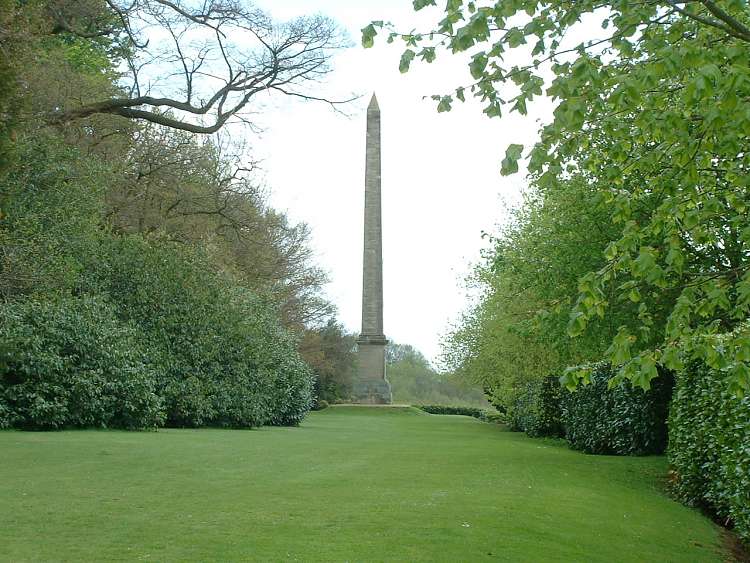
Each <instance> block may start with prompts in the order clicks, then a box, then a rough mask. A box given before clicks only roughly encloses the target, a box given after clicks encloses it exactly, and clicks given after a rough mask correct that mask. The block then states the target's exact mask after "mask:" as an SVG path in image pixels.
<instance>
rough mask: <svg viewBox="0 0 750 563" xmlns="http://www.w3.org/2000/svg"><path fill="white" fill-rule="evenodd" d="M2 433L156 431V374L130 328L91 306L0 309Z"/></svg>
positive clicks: (26, 304) (98, 305) (97, 302)
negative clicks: (4, 429) (22, 430)
mask: <svg viewBox="0 0 750 563" xmlns="http://www.w3.org/2000/svg"><path fill="white" fill-rule="evenodd" d="M0 317H1V318H2V319H3V322H2V324H0V341H2V342H3V350H2V355H3V359H2V361H0V426H15V427H22V428H37V429H54V428H65V427H110V428H129V429H135V428H153V427H156V426H159V425H161V424H162V422H163V420H164V412H163V409H162V401H161V399H160V398H159V397H158V395H157V394H156V392H155V384H154V382H155V379H156V375H157V374H156V372H155V370H154V368H153V366H152V365H151V364H150V363H149V361H148V360H147V355H146V350H145V348H144V346H143V345H142V343H141V342H140V341H139V340H138V339H137V338H136V333H135V331H134V330H133V328H132V327H131V326H128V325H126V324H123V323H122V322H120V321H119V320H118V319H117V318H116V317H115V315H114V312H113V308H112V306H111V304H109V303H107V302H105V301H103V300H101V299H93V298H78V299H72V298H68V299H62V300H59V301H54V302H34V301H23V302H10V303H5V304H3V305H2V306H0Z"/></svg>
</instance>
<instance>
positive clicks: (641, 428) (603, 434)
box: [562, 364, 674, 455]
mask: <svg viewBox="0 0 750 563" xmlns="http://www.w3.org/2000/svg"><path fill="white" fill-rule="evenodd" d="M613 375H614V374H613V371H612V369H611V368H610V367H609V366H608V365H606V364H596V365H594V366H592V371H591V382H590V383H589V384H587V385H579V387H578V388H577V389H576V390H575V391H574V392H572V393H567V392H566V393H564V394H563V401H562V405H563V408H562V413H563V423H564V425H565V434H566V438H567V439H568V442H569V443H570V446H571V447H572V448H573V449H577V450H582V451H584V452H586V453H592V454H618V455H647V454H658V453H662V452H663V451H664V449H665V447H666V444H667V425H666V419H667V411H668V408H669V399H670V396H671V392H672V387H673V386H674V378H673V376H672V375H671V374H670V373H666V372H665V373H661V374H660V376H659V377H658V378H657V379H655V380H654V381H652V386H651V389H650V390H649V391H644V390H643V389H641V388H639V387H633V386H632V385H631V384H630V382H628V381H626V382H624V383H622V384H620V385H617V386H615V387H613V388H611V389H610V388H609V386H608V382H609V380H610V379H611V378H612V376H613Z"/></svg>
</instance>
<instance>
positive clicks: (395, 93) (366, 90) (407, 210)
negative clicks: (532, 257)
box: [250, 0, 550, 359]
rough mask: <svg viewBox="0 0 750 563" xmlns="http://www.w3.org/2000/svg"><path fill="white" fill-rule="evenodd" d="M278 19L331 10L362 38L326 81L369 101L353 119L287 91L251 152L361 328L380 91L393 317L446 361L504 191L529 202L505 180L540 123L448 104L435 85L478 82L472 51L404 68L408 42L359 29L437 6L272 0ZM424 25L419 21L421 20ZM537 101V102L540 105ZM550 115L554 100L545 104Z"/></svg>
mask: <svg viewBox="0 0 750 563" xmlns="http://www.w3.org/2000/svg"><path fill="white" fill-rule="evenodd" d="M256 4H257V5H259V7H262V8H264V9H266V10H268V11H269V12H270V13H271V14H272V15H273V16H274V17H275V18H278V19H282V20H284V19H289V18H291V17H294V16H297V15H303V14H310V13H323V14H326V15H328V16H330V17H332V18H333V19H335V20H336V21H338V22H339V23H340V25H341V26H343V27H344V28H346V29H347V30H348V31H349V33H350V35H351V38H352V42H353V43H354V44H355V46H354V47H353V48H351V49H348V50H346V51H344V52H342V54H341V55H339V56H337V57H336V59H335V61H334V62H335V65H334V66H335V68H334V72H333V73H332V74H330V75H329V77H328V79H327V81H326V85H325V86H324V91H325V92H326V93H330V94H331V95H333V96H338V97H339V98H344V97H346V96H348V95H349V94H351V93H352V92H354V93H357V94H361V95H362V98H361V99H360V100H359V101H357V102H355V103H353V104H352V105H351V107H349V108H348V109H347V112H348V113H349V114H350V115H349V116H348V117H347V116H343V115H340V114H338V113H336V112H334V111H332V110H330V109H329V108H328V107H327V106H325V105H323V104H318V103H300V102H293V101H282V102H280V103H276V104H274V105H272V106H269V107H268V108H266V109H265V110H264V113H263V115H262V124H263V127H264V132H263V133H262V134H260V135H259V136H258V137H253V139H252V141H251V144H252V147H251V149H250V150H251V154H252V156H253V158H260V159H261V160H262V168H263V170H264V175H265V180H266V183H267V184H268V186H269V188H270V190H271V204H272V205H273V206H274V207H276V208H278V209H281V210H285V211H286V212H287V213H288V215H289V216H290V217H291V218H292V219H293V220H295V221H304V222H306V223H308V224H309V225H310V226H311V228H312V231H313V244H314V248H315V250H316V252H317V254H318V262H319V263H320V264H321V265H322V266H323V267H324V268H325V269H327V270H328V271H329V272H330V275H331V280H332V281H331V283H330V285H329V286H328V288H327V293H328V296H329V298H330V299H331V300H332V301H333V302H334V303H335V304H336V305H337V307H338V309H339V318H340V320H341V321H342V322H343V323H344V325H345V326H346V327H347V328H348V329H349V330H351V331H354V332H358V331H359V328H360V316H361V291H362V289H361V288H362V270H361V268H362V236H363V234H362V222H363V205H364V155H365V108H366V105H367V103H368V101H369V98H370V95H371V93H372V92H373V91H375V92H376V93H377V97H378V101H379V104H380V108H381V121H382V199H383V203H382V205H383V262H384V266H383V269H384V280H383V281H384V301H385V310H384V325H385V333H386V336H388V337H389V338H390V339H391V340H395V341H397V342H400V343H408V344H412V345H414V346H415V347H416V348H418V349H419V350H421V351H422V352H423V353H424V354H425V355H426V356H428V357H429V358H431V359H435V358H436V357H437V356H438V354H439V350H440V348H439V341H440V337H441V335H442V334H444V333H445V331H446V330H447V328H448V326H449V323H450V322H451V321H453V320H454V319H456V318H457V316H458V315H459V314H460V312H461V311H462V310H463V309H464V307H465V303H466V298H465V291H464V289H463V279H464V277H465V276H466V274H467V273H468V272H469V269H470V264H471V263H473V262H476V261H477V260H478V259H479V256H480V254H479V253H480V249H481V248H482V247H483V246H484V245H485V242H484V241H483V240H482V238H481V233H482V231H490V232H492V231H495V230H496V226H497V225H498V224H499V223H501V222H502V220H503V215H504V207H505V205H504V203H503V202H504V201H510V202H514V201H517V200H518V196H519V193H520V190H521V189H522V187H523V185H524V179H523V176H522V175H515V176H511V177H506V178H503V177H501V176H500V172H499V171H500V161H501V160H502V158H503V157H504V153H505V148H506V147H507V145H508V144H509V143H524V144H526V146H529V144H531V143H532V142H533V140H534V139H536V136H537V134H536V131H537V128H538V123H537V122H536V119H535V118H534V117H533V116H532V115H529V116H526V117H521V116H518V115H516V114H513V115H509V116H506V117H503V119H502V120H499V119H496V118H495V119H489V118H487V117H486V116H484V115H483V114H482V113H481V109H480V106H479V105H478V104H475V103H467V104H465V105H461V104H458V105H454V109H453V111H452V112H450V113H442V114H438V113H437V112H436V109H435V103H434V102H433V101H432V100H430V99H426V100H423V99H422V98H423V96H427V95H430V94H436V93H447V92H449V91H450V90H451V89H452V88H454V87H456V86H458V85H460V84H467V83H469V82H470V78H471V77H470V76H469V73H468V70H467V68H466V66H465V61H464V60H463V59H460V58H458V57H455V56H450V55H447V54H443V55H442V56H441V55H438V59H437V61H436V62H435V63H433V64H432V65H427V64H425V63H417V62H416V61H415V62H414V64H413V66H412V70H411V71H410V72H409V73H407V74H400V73H399V71H398V62H399V57H400V54H401V51H402V50H403V46H402V45H397V44H395V43H394V45H392V46H388V45H386V43H385V41H384V40H380V41H376V45H375V47H374V48H372V49H368V50H365V49H363V48H362V47H361V46H360V29H361V28H362V27H364V26H365V25H367V24H368V23H369V22H370V21H372V20H381V19H382V20H389V21H393V22H394V23H397V24H398V26H399V28H400V29H404V30H410V29H411V28H412V27H419V28H421V29H424V28H429V26H430V25H434V22H436V21H437V19H438V15H439V14H436V12H435V11H433V12H432V13H431V14H429V13H428V14H427V18H425V16H424V15H423V14H422V13H420V14H415V13H414V12H413V10H412V8H411V1H409V0H379V1H369V2H366V1H352V0H314V1H312V0H275V1H272V0H260V1H258V2H256ZM420 22H421V24H420ZM531 109H533V108H531ZM537 110H541V111H544V112H546V114H545V117H546V115H549V111H550V104H548V103H546V104H544V107H541V108H537Z"/></svg>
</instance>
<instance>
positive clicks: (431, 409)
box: [416, 405, 505, 423]
mask: <svg viewBox="0 0 750 563" xmlns="http://www.w3.org/2000/svg"><path fill="white" fill-rule="evenodd" d="M416 407H417V408H418V409H420V410H423V411H424V412H427V413H430V414H454V415H462V416H471V417H474V418H477V419H479V420H481V421H484V422H493V423H501V422H504V420H505V417H504V416H503V415H502V414H500V413H499V412H496V411H492V410H490V409H480V408H477V407H462V406H450V405H416Z"/></svg>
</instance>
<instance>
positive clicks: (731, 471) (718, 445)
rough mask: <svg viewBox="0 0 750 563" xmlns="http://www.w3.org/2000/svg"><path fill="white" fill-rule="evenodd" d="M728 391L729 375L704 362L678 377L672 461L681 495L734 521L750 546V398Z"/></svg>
mask: <svg viewBox="0 0 750 563" xmlns="http://www.w3.org/2000/svg"><path fill="white" fill-rule="evenodd" d="M728 387H729V386H728V384H727V377H726V375H725V374H724V373H723V372H721V371H717V370H712V369H709V368H707V367H706V366H705V365H703V364H700V363H692V364H690V365H689V366H688V367H687V368H686V369H685V370H684V371H682V372H681V373H679V374H678V376H677V383H676V386H675V392H674V398H673V401H672V408H671V412H670V415H669V450H668V456H669V461H670V464H671V466H672V468H673V470H674V472H675V479H674V488H675V492H676V494H677V495H678V496H679V497H680V498H681V499H682V500H683V501H684V502H685V503H687V504H690V505H693V506H702V507H704V508H708V509H710V510H712V511H714V512H715V513H716V514H717V515H718V516H719V517H720V518H721V519H722V520H725V521H726V520H729V521H731V522H732V523H733V524H734V526H735V529H736V530H737V532H738V533H739V535H740V536H741V537H742V538H744V539H745V540H746V541H750V395H747V394H746V395H745V397H744V398H739V397H738V396H737V395H734V394H732V393H729V392H728Z"/></svg>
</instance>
